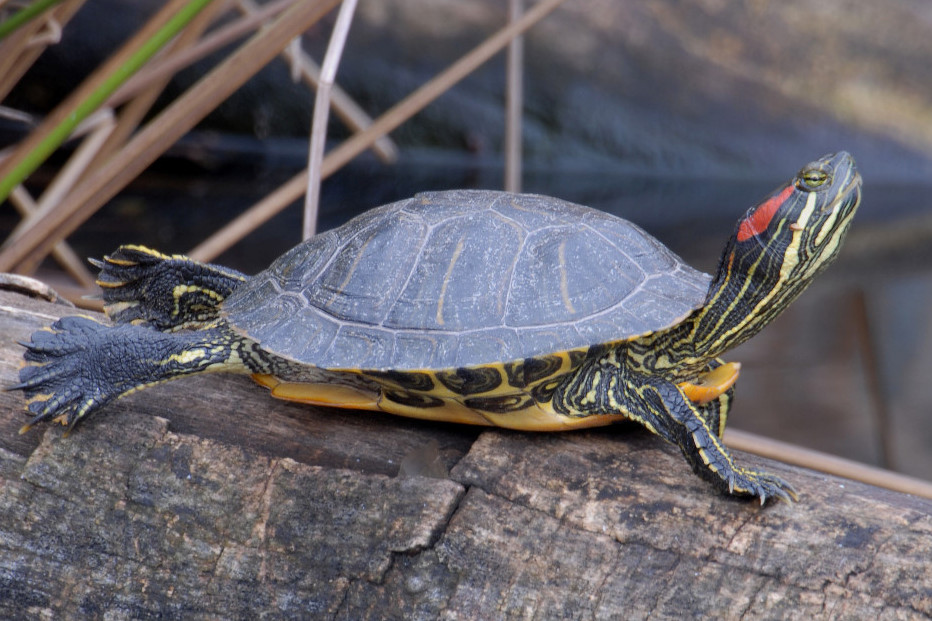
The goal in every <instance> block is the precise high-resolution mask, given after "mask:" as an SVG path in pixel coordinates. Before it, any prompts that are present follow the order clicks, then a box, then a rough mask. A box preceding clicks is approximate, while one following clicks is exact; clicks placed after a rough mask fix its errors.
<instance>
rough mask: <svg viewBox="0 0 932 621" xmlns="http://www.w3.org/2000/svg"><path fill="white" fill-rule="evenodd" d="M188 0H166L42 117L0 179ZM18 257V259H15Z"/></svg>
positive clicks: (6, 163)
mask: <svg viewBox="0 0 932 621" xmlns="http://www.w3.org/2000/svg"><path fill="white" fill-rule="evenodd" d="M186 3H187V0H169V2H167V3H166V4H165V6H164V7H163V8H162V10H161V11H159V12H158V13H157V14H156V15H155V16H153V17H152V18H151V19H150V20H149V21H148V22H147V23H146V24H145V25H144V26H143V28H142V29H141V30H139V31H138V32H137V33H136V34H135V35H134V36H133V37H132V38H131V39H130V40H129V41H127V42H126V43H125V44H124V45H123V47H121V48H120V49H119V50H118V51H117V52H116V53H115V54H113V55H112V56H111V57H110V58H109V59H107V60H106V61H105V62H104V64H102V65H101V66H100V67H98V68H97V70H96V71H94V73H93V74H91V75H90V77H88V78H87V79H86V80H85V81H84V82H82V83H81V85H80V86H79V87H78V88H76V89H75V90H74V92H72V93H71V94H70V95H69V96H68V97H67V98H66V99H65V101H63V102H62V103H61V104H59V105H58V106H57V107H56V108H55V110H53V111H52V113H51V114H49V115H48V116H47V117H46V118H45V120H43V122H42V123H41V124H40V125H39V127H37V128H36V129H35V130H34V131H32V132H31V133H30V134H29V136H27V137H26V139H25V140H23V142H21V143H20V144H19V146H18V147H17V149H16V151H15V152H14V153H13V155H12V156H10V157H9V158H7V159H6V160H5V161H4V162H3V163H2V164H0V179H4V178H6V177H7V176H8V175H9V174H10V171H11V170H13V169H14V168H16V167H17V166H18V165H19V164H20V163H21V162H22V161H23V160H24V159H25V158H26V157H27V156H28V155H29V154H30V153H32V151H33V150H34V149H35V148H36V147H37V146H38V145H39V144H41V143H42V142H43V141H44V140H45V139H46V137H47V136H48V135H49V134H50V133H51V132H52V131H53V130H54V129H55V128H56V127H58V126H59V125H60V124H61V123H62V122H63V121H65V120H66V119H67V118H68V117H69V116H70V115H71V114H72V113H73V111H74V110H75V109H76V108H77V107H78V105H79V104H80V103H81V102H82V101H84V100H85V99H87V97H88V96H89V95H90V94H91V93H93V92H94V91H96V90H97V89H98V88H99V87H100V86H101V85H102V84H103V83H104V82H105V81H106V80H107V78H108V77H109V76H110V75H111V74H112V73H114V71H116V70H117V68H119V67H121V66H122V65H124V64H125V63H126V61H127V59H128V58H129V57H130V56H132V55H133V53H134V52H136V51H137V50H138V49H139V48H140V47H142V45H143V44H144V43H145V42H146V41H148V40H149V39H151V38H152V36H153V35H154V34H155V33H156V32H157V31H158V30H159V29H160V28H161V27H162V26H164V25H165V23H166V22H167V21H168V20H169V19H171V17H172V16H173V15H174V14H175V13H176V12H177V11H178V10H179V9H180V8H181V7H183V6H184V5H185V4H186ZM18 262H19V261H17V263H18Z"/></svg>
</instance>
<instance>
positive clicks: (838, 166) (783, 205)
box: [725, 151, 861, 287]
mask: <svg viewBox="0 0 932 621" xmlns="http://www.w3.org/2000/svg"><path fill="white" fill-rule="evenodd" d="M860 202H861V175H859V174H858V172H857V168H856V167H855V165H854V158H852V157H851V156H850V155H849V154H847V153H845V152H844V151H842V152H840V153H835V154H833V155H826V156H825V157H823V158H821V159H819V160H816V161H815V162H811V163H809V164H806V165H805V166H804V167H803V168H802V170H800V171H799V173H798V174H797V175H796V177H795V178H794V179H793V180H792V181H790V182H789V183H787V184H785V185H784V186H783V187H781V188H779V189H777V190H776V191H775V192H773V193H772V194H771V196H770V197H768V198H767V199H766V200H764V201H763V202H761V203H760V204H759V205H756V206H754V207H751V208H750V209H749V210H748V212H747V213H746V214H745V215H744V216H743V217H742V218H741V219H740V220H739V221H738V224H737V226H736V228H735V233H734V237H733V240H732V241H733V243H732V244H729V245H730V246H731V247H730V248H729V249H727V250H726V256H725V258H726V259H727V258H728V256H729V254H731V253H734V255H735V258H736V259H738V258H743V259H744V261H741V263H744V264H745V265H744V266H742V267H743V268H744V269H747V270H750V272H749V273H750V275H751V276H756V277H757V278H756V280H761V281H762V282H770V281H771V280H772V278H773V276H774V275H775V274H774V273H773V272H772V271H773V270H775V269H776V268H779V272H780V275H781V276H783V277H784V278H785V279H787V281H788V282H787V283H785V284H786V285H792V286H798V285H799V284H802V286H803V287H805V285H806V284H808V282H809V281H810V280H811V279H812V278H813V277H814V276H815V275H816V274H818V273H819V272H820V271H822V270H823V269H824V268H825V267H827V266H828V264H829V263H831V261H832V259H834V257H835V255H836V254H837V253H838V249H839V248H840V247H841V242H842V240H843V239H844V236H845V233H846V232H847V231H848V226H849V225H850V224H851V220H852V218H853V217H854V213H855V211H857V208H858V204H859V203H860ZM728 250H730V251H731V252H728ZM762 254H763V255H767V256H766V257H762V256H761V255H762ZM753 264H760V267H763V268H765V269H766V270H767V272H766V273H765V272H758V270H757V269H754V267H753ZM758 269H759V268H758ZM797 281H799V282H797ZM775 284H776V283H775Z"/></svg>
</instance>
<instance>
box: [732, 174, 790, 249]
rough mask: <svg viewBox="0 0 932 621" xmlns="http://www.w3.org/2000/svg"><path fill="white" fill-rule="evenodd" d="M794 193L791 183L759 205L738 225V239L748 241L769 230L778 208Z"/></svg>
mask: <svg viewBox="0 0 932 621" xmlns="http://www.w3.org/2000/svg"><path fill="white" fill-rule="evenodd" d="M792 193H793V185H792V184H791V185H788V186H786V187H785V188H783V191H781V192H780V193H779V194H777V195H775V196H771V197H770V198H768V199H767V200H765V201H764V202H763V203H761V204H760V205H758V206H757V208H756V209H755V210H754V212H753V213H752V214H751V215H749V216H748V217H747V218H745V219H744V222H742V223H741V226H739V227H738V241H741V242H743V241H747V240H749V239H751V238H752V237H755V236H757V235H759V234H761V233H763V232H764V231H765V230H767V225H769V224H770V221H771V220H773V216H774V214H776V213H777V209H779V208H780V205H782V204H783V203H785V202H786V199H788V198H789V197H790V194H792Z"/></svg>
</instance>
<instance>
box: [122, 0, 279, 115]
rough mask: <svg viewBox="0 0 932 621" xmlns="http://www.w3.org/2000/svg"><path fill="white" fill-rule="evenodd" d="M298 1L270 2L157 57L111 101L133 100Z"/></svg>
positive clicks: (125, 84)
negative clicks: (155, 84)
mask: <svg viewBox="0 0 932 621" xmlns="http://www.w3.org/2000/svg"><path fill="white" fill-rule="evenodd" d="M294 2H295V0H276V1H275V2H269V3H268V4H265V5H263V6H262V7H261V9H259V10H258V11H257V12H256V13H254V14H252V15H250V16H248V17H243V18H241V19H237V20H235V21H233V22H231V23H229V24H226V25H225V26H221V27H220V28H217V29H216V30H214V31H212V32H210V33H208V34H207V36H205V37H204V38H203V39H201V40H200V41H198V42H197V43H196V44H195V45H193V46H191V47H189V48H187V49H184V50H179V51H176V52H172V53H170V54H165V55H163V56H160V57H158V58H153V59H152V62H150V63H149V64H148V65H147V66H146V67H145V68H143V69H141V70H140V71H139V73H137V74H136V75H134V76H133V77H132V78H130V79H129V80H127V81H126V83H124V84H123V86H121V87H120V88H119V89H117V91H116V92H115V93H114V94H113V95H111V96H110V99H108V100H107V104H108V105H110V106H112V107H117V106H119V105H121V104H123V103H125V102H126V101H128V100H130V99H132V98H133V97H135V96H136V94H138V93H139V92H140V91H142V90H144V89H145V88H148V86H149V85H150V84H151V83H152V82H155V81H159V80H163V79H166V78H170V77H171V76H173V75H174V74H176V73H177V72H179V71H181V70H182V69H184V68H186V67H189V66H191V65H192V64H193V63H195V62H197V61H198V60H201V59H202V58H204V57H206V56H207V55H209V54H212V53H213V52H216V51H217V50H219V49H220V48H222V47H224V46H226V45H229V44H230V43H232V42H234V41H236V40H237V39H240V38H242V37H244V36H246V35H247V34H250V33H251V32H253V31H255V30H256V29H257V28H259V27H260V26H262V25H263V24H264V23H265V21H266V20H268V19H269V18H271V17H274V16H276V15H278V14H279V13H281V12H282V11H284V10H286V9H287V8H288V7H290V6H291V5H292V4H294Z"/></svg>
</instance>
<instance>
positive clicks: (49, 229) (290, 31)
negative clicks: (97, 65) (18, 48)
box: [0, 0, 338, 271]
mask: <svg viewBox="0 0 932 621" xmlns="http://www.w3.org/2000/svg"><path fill="white" fill-rule="evenodd" d="M337 1H338V0H321V1H320V2H297V3H295V4H294V5H293V6H292V7H291V8H289V9H288V11H286V12H285V13H283V14H282V15H281V16H280V17H279V18H278V19H277V20H276V21H275V22H274V23H273V24H272V25H270V26H268V27H267V28H265V29H263V30H262V31H260V32H259V33H258V34H256V35H255V36H254V37H252V38H251V39H250V40H249V41H248V42H246V43H245V44H244V45H243V46H242V47H240V48H239V49H238V50H236V52H234V53H233V54H231V55H230V56H229V57H228V58H227V59H226V60H225V61H224V62H222V63H221V64H220V65H218V66H217V67H215V68H214V69H213V70H212V71H211V72H210V73H208V74H207V75H206V76H204V77H203V78H202V79H201V80H199V81H198V82H197V83H196V84H195V85H193V86H192V87H191V88H189V89H188V90H187V91H186V92H185V94H184V95H182V96H181V97H179V98H178V99H177V100H175V101H174V102H173V103H172V104H171V105H170V106H169V107H168V108H166V109H165V110H164V111H162V113H161V114H159V115H158V117H156V118H155V119H153V121H152V122H150V123H149V124H148V125H147V126H146V127H145V128H144V129H143V130H142V131H140V132H139V133H138V134H137V135H136V136H135V137H134V138H133V139H132V140H130V142H129V143H127V145H126V146H125V147H124V148H123V149H122V150H121V151H120V152H119V153H118V154H116V155H115V156H114V157H113V158H111V159H110V161H108V162H107V163H106V164H104V166H102V167H101V168H100V169H98V170H97V171H96V172H95V173H94V174H93V175H92V176H91V177H90V178H88V179H86V180H85V181H84V183H82V184H80V185H79V186H78V187H76V188H75V191H74V192H73V193H72V194H71V195H69V196H68V197H67V198H66V199H65V200H64V201H62V203H61V204H60V205H59V208H58V209H57V210H56V211H55V212H53V213H52V214H50V215H49V218H48V219H47V220H46V222H45V223H44V224H47V226H43V228H42V230H39V229H38V228H33V229H31V230H30V231H27V232H26V233H24V234H23V236H22V237H21V238H19V239H18V240H15V241H14V242H13V243H11V244H10V245H9V247H7V248H6V250H5V252H3V253H2V254H0V271H10V270H12V269H13V268H15V267H17V266H19V265H20V264H22V263H29V262H31V261H34V260H36V258H37V257H42V256H45V254H46V253H47V252H48V251H49V250H50V249H51V247H52V246H54V244H55V243H57V242H58V241H60V240H61V239H63V238H64V237H66V236H68V235H70V234H71V232H73V231H74V230H75V229H76V228H77V227H78V226H80V225H81V224H82V223H83V222H84V221H85V220H86V219H87V218H89V217H90V216H91V215H92V214H93V213H94V212H95V211H97V209H99V208H100V206H101V205H103V204H104V203H105V202H106V201H108V200H110V199H111V198H112V197H113V196H115V195H116V194H117V192H119V191H120V190H121V189H122V188H123V187H125V186H126V184H128V183H129V182H130V181H131V180H132V179H134V178H135V177H136V176H137V175H138V174H139V173H140V172H142V171H143V170H144V169H145V168H146V167H147V166H148V165H149V164H151V163H152V162H153V161H155V159H156V158H157V157H158V156H159V155H160V154H161V153H163V152H164V151H165V150H166V149H167V148H168V147H170V146H171V145H172V144H174V142H175V141H176V140H177V139H178V138H180V137H181V136H182V135H183V134H184V133H185V132H187V131H188V130H190V129H191V128H192V127H193V126H194V125H195V124H197V122H199V121H200V120H201V119H202V118H204V116H206V115H207V114H208V113H209V112H210V111H211V110H213V109H214V108H215V107H216V106H217V105H218V104H219V102H221V101H223V100H224V99H226V98H227V97H228V96H229V95H230V94H231V93H233V91H235V90H236V89H237V88H239V87H240V86H241V85H242V84H243V83H244V82H245V81H246V80H247V79H249V77H251V76H252V75H254V74H255V73H256V72H257V71H258V70H259V69H261V68H262V67H263V66H265V65H266V64H267V63H268V62H269V61H270V60H271V59H272V58H274V57H275V56H276V55H277V54H278V53H279V52H280V51H281V49H282V47H284V45H286V44H287V42H288V41H290V40H291V39H292V38H294V37H295V36H297V35H299V34H300V33H302V32H304V31H305V30H307V29H308V28H309V27H310V26H311V25H313V24H314V23H315V22H317V21H319V20H320V18H322V17H323V16H324V15H325V14H326V13H327V12H328V11H330V10H331V9H332V8H333V7H334V6H335V5H336V4H337ZM108 64H109V63H108Z"/></svg>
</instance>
